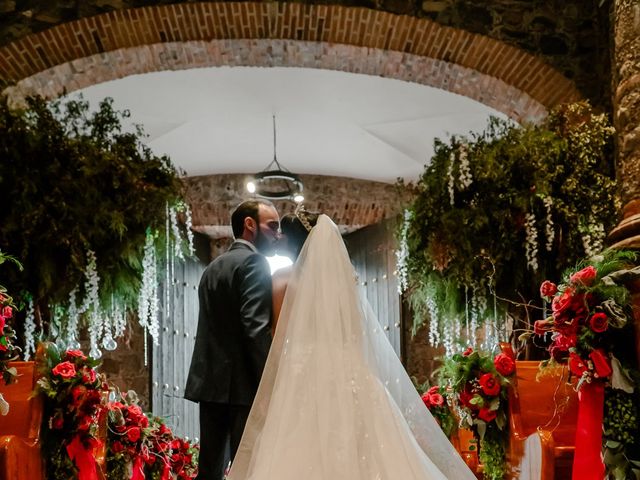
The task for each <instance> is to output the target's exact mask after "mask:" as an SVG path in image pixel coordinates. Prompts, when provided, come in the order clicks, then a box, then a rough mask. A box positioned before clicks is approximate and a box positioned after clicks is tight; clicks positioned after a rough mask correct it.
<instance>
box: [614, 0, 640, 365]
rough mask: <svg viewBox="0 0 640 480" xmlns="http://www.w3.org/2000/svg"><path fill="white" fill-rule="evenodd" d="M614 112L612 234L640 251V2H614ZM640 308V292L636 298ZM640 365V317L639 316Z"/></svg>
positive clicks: (638, 347) (622, 245) (639, 347)
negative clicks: (615, 206)
mask: <svg viewBox="0 0 640 480" xmlns="http://www.w3.org/2000/svg"><path fill="white" fill-rule="evenodd" d="M612 20H613V22H612V26H613V52H612V58H613V65H612V67H613V68H612V73H613V85H612V87H613V88H612V89H613V110H614V124H615V127H616V130H617V136H618V145H617V152H618V158H617V172H618V182H619V185H620V193H621V199H622V204H623V211H622V214H623V219H622V221H621V222H620V224H619V225H618V226H617V227H616V228H614V229H613V231H612V232H611V233H610V234H609V242H610V243H611V244H613V246H614V247H617V248H634V249H640V2H639V1H638V0H614V2H613V19H612ZM633 297H634V300H633V303H634V305H635V306H640V289H639V290H638V291H637V292H635V294H634V295H633ZM635 324H636V351H637V352H638V355H639V357H638V364H640V315H636V318H635Z"/></svg>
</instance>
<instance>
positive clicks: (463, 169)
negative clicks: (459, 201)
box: [458, 143, 473, 190]
mask: <svg viewBox="0 0 640 480" xmlns="http://www.w3.org/2000/svg"><path fill="white" fill-rule="evenodd" d="M458 151H459V152H460V153H459V159H460V175H459V177H458V179H459V181H460V189H461V190H466V189H467V188H469V187H470V186H471V184H472V183H473V176H472V175H471V166H470V164H469V156H468V154H467V145H466V144H464V143H462V144H460V147H459V149H458Z"/></svg>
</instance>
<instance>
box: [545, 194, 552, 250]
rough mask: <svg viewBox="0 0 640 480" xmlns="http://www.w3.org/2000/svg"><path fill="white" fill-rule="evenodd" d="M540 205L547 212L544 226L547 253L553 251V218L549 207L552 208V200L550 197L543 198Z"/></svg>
mask: <svg viewBox="0 0 640 480" xmlns="http://www.w3.org/2000/svg"><path fill="white" fill-rule="evenodd" d="M542 203H543V204H544V208H545V210H546V212H547V217H546V224H545V227H544V233H545V237H546V240H547V242H546V244H545V247H546V249H547V252H550V251H551V250H552V249H553V241H554V239H555V230H554V228H553V217H552V215H551V213H552V211H551V207H552V206H553V199H552V198H551V197H547V196H545V197H544V198H543V199H542Z"/></svg>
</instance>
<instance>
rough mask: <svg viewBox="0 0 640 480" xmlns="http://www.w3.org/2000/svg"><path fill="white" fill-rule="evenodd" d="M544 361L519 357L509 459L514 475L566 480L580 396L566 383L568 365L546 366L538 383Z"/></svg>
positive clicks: (511, 391) (511, 404)
mask: <svg viewBox="0 0 640 480" xmlns="http://www.w3.org/2000/svg"><path fill="white" fill-rule="evenodd" d="M505 350H506V351H505ZM509 350H510V346H509V347H508V348H506V349H505V348H503V351H505V353H507V354H509ZM512 353H513V352H511V354H512ZM539 365H540V362H533V361H516V375H515V379H514V380H513V386H512V388H510V389H509V427H510V438H509V452H508V460H509V464H510V465H511V467H512V468H513V469H515V475H514V477H513V478H522V479H531V480H538V479H540V480H553V479H556V480H564V479H568V478H571V470H572V463H573V452H574V445H575V434H576V420H577V416H578V395H577V393H576V392H575V390H574V389H573V385H571V384H568V383H567V380H568V368H567V367H566V366H563V367H555V368H553V369H547V370H546V371H545V373H544V375H543V376H541V377H540V381H537V380H536V377H538V373H539Z"/></svg>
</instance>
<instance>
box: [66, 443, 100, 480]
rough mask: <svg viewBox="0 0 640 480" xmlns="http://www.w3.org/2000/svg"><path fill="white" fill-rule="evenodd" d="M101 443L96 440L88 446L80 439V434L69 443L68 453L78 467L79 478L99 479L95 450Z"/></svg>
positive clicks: (86, 479)
mask: <svg viewBox="0 0 640 480" xmlns="http://www.w3.org/2000/svg"><path fill="white" fill-rule="evenodd" d="M100 445H101V442H99V441H96V442H95V444H94V443H91V447H89V448H87V447H85V446H84V445H83V443H82V441H81V440H80V435H76V436H75V437H73V440H71V443H69V445H67V454H68V455H69V458H70V459H71V461H73V462H75V464H76V467H77V468H78V480H99V479H98V471H97V469H96V467H97V465H96V459H95V457H94V450H95V449H96V448H97V447H99V446H100Z"/></svg>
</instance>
